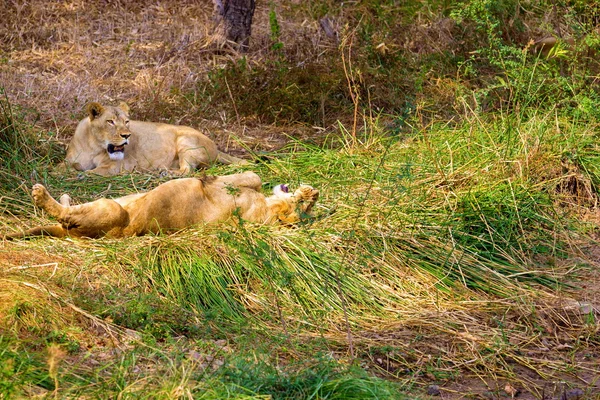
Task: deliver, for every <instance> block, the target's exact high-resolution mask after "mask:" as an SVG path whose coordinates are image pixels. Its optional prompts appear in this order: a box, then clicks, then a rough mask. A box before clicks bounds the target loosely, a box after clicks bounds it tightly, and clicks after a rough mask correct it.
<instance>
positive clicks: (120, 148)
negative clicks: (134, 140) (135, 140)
mask: <svg viewBox="0 0 600 400" xmlns="http://www.w3.org/2000/svg"><path fill="white" fill-rule="evenodd" d="M126 144H127V143H125V144H122V145H120V146H115V145H114V144H109V145H108V146H107V147H106V151H108V153H109V154H113V153H123V152H124V151H125V145H126Z"/></svg>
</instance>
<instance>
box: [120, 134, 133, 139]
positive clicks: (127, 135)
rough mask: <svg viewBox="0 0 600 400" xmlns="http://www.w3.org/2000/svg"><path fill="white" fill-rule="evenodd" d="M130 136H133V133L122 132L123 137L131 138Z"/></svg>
mask: <svg viewBox="0 0 600 400" xmlns="http://www.w3.org/2000/svg"><path fill="white" fill-rule="evenodd" d="M129 136H131V133H121V137H122V138H123V139H129Z"/></svg>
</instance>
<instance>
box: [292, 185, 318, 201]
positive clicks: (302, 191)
mask: <svg viewBox="0 0 600 400" xmlns="http://www.w3.org/2000/svg"><path fill="white" fill-rule="evenodd" d="M296 196H297V197H298V198H299V199H300V200H303V201H310V202H315V201H317V199H318V198H319V191H318V190H317V189H315V188H313V187H312V186H309V185H301V186H300V187H299V188H298V189H297V190H296Z"/></svg>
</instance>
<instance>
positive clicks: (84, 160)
mask: <svg viewBox="0 0 600 400" xmlns="http://www.w3.org/2000/svg"><path fill="white" fill-rule="evenodd" d="M87 111H88V116H87V117H86V118H84V119H83V120H81V122H79V125H78V126H77V129H76V130H75V134H74V135H73V138H72V139H71V142H70V143H69V147H68V150H67V157H66V161H67V164H70V165H72V166H73V168H75V169H76V170H79V171H90V172H93V173H96V174H99V175H104V176H110V175H117V174H119V173H121V172H126V171H129V172H131V171H133V170H141V171H153V170H168V171H171V172H173V173H174V174H178V175H184V174H187V173H189V172H190V171H192V170H194V169H196V168H198V167H207V166H209V165H211V164H212V163H214V162H215V161H218V162H221V163H224V164H232V163H245V162H246V161H244V160H242V159H239V158H236V157H233V156H230V155H228V154H225V153H222V152H220V151H219V150H218V149H217V145H216V144H215V143H214V142H213V141H212V140H210V139H209V138H208V137H207V136H205V135H203V134H202V133H200V132H198V131H197V130H195V129H193V128H190V127H187V126H178V125H169V124H161V123H155V122H142V121H133V120H130V119H129V106H127V104H125V103H121V104H120V105H119V106H118V107H112V106H102V105H100V104H98V103H90V104H89V105H88V106H87Z"/></svg>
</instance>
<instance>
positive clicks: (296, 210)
mask: <svg viewBox="0 0 600 400" xmlns="http://www.w3.org/2000/svg"><path fill="white" fill-rule="evenodd" d="M261 186H262V182H261V179H260V177H259V176H258V175H256V174H255V173H253V172H244V173H241V174H233V175H225V176H219V177H206V178H181V179H173V180H171V181H168V182H165V183H163V184H161V185H159V186H158V187H156V188H155V189H153V190H151V191H149V192H145V193H136V194H132V195H129V196H125V197H120V198H117V199H112V200H111V199H99V200H96V201H92V202H90V203H85V204H81V205H71V204H70V202H71V199H70V197H69V196H68V195H63V196H62V197H61V198H60V201H59V202H57V201H56V200H55V199H54V198H52V196H50V193H48V191H47V190H46V188H45V187H44V186H42V185H40V184H36V185H34V186H33V189H32V196H33V199H34V202H35V204H36V205H37V206H38V207H41V208H42V209H44V210H45V211H46V212H47V213H48V215H50V216H51V217H54V218H56V219H57V220H58V222H59V223H60V224H59V225H50V226H43V227H37V228H32V229H29V230H27V231H25V232H22V233H12V234H8V235H6V236H4V238H6V239H12V238H18V237H25V236H39V235H47V236H56V237H64V236H74V237H88V238H97V237H102V236H108V237H123V236H139V235H144V234H146V233H159V232H168V231H174V230H179V229H183V228H186V227H190V226H193V225H196V224H200V223H207V224H210V223H217V222H223V221H228V220H234V221H235V220H236V219H237V218H238V217H239V218H242V219H243V220H246V221H250V222H255V223H260V224H274V223H278V222H279V223H283V224H293V223H296V222H298V221H299V220H300V215H301V214H302V213H308V212H310V211H311V209H312V207H313V205H314V204H315V202H316V201H317V199H318V197H319V192H318V191H317V190H315V189H313V188H312V187H311V186H308V185H301V186H300V187H299V188H298V189H297V190H296V191H295V192H294V193H285V192H284V191H283V190H281V185H279V186H277V187H276V188H275V190H274V194H273V195H272V196H269V197H266V196H264V195H263V194H262V193H261V192H260V189H261Z"/></svg>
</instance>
